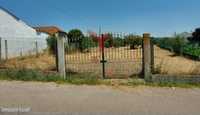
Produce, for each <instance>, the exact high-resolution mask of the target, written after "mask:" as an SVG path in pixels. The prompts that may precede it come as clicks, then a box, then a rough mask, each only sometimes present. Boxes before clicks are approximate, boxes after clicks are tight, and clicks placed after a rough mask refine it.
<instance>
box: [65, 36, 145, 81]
mask: <svg viewBox="0 0 200 115" xmlns="http://www.w3.org/2000/svg"><path fill="white" fill-rule="evenodd" d="M65 49H66V68H67V72H68V73H90V74H93V75H95V76H98V77H103V78H128V77H132V76H135V75H139V74H140V73H141V71H142V57H143V56H142V37H140V36H137V35H133V34H123V33H115V34H113V33H106V34H101V35H99V36H93V35H88V36H86V37H82V38H68V40H67V43H66V45H65Z"/></svg>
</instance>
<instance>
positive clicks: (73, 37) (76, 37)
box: [67, 29, 84, 51]
mask: <svg viewBox="0 0 200 115" xmlns="http://www.w3.org/2000/svg"><path fill="white" fill-rule="evenodd" d="M67 37H68V43H69V45H72V44H73V45H74V46H75V48H77V49H79V50H80V51H83V49H82V47H81V43H82V40H83V38H84V35H83V33H82V31H81V30H79V29H72V30H70V31H69V32H68V34H67Z"/></svg>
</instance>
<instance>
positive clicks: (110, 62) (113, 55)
mask: <svg viewBox="0 0 200 115" xmlns="http://www.w3.org/2000/svg"><path fill="white" fill-rule="evenodd" d="M154 52H155V68H156V70H157V71H159V72H160V73H162V74H178V75H179V74H200V69H199V68H200V61H194V60H190V59H187V58H184V57H181V56H173V53H171V52H169V51H167V50H163V49H160V48H158V47H155V49H154ZM100 59H101V54H100V52H99V49H97V48H94V49H91V50H90V52H89V53H80V52H76V53H73V54H68V55H66V61H67V68H68V69H70V70H72V71H75V72H94V73H96V74H97V75H100V73H101V71H102V70H101V68H102V66H101V63H100ZM105 59H106V60H107V63H106V75H107V76H117V75H122V76H130V75H132V74H138V73H139V72H140V71H141V69H142V50H141V49H137V50H129V48H128V47H123V48H108V49H105ZM54 60H55V58H54V57H53V56H50V55H48V54H43V55H41V56H40V57H38V58H36V57H34V56H32V57H31V56H29V57H27V58H22V59H20V58H16V59H10V60H8V61H7V62H6V63H4V64H1V66H0V67H1V68H5V67H9V68H10V67H12V68H20V67H21V68H22V67H24V68H33V69H40V70H46V71H48V70H50V69H53V68H55V61H54Z"/></svg>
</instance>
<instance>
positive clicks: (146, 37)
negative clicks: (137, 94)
mask: <svg viewBox="0 0 200 115" xmlns="http://www.w3.org/2000/svg"><path fill="white" fill-rule="evenodd" d="M151 48H152V47H151V40H150V34H149V33H144V34H143V69H144V70H143V72H144V73H143V74H144V79H145V80H146V81H151V52H152V50H151Z"/></svg>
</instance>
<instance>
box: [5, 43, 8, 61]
mask: <svg viewBox="0 0 200 115" xmlns="http://www.w3.org/2000/svg"><path fill="white" fill-rule="evenodd" d="M5 58H6V60H8V41H7V40H5Z"/></svg>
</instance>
